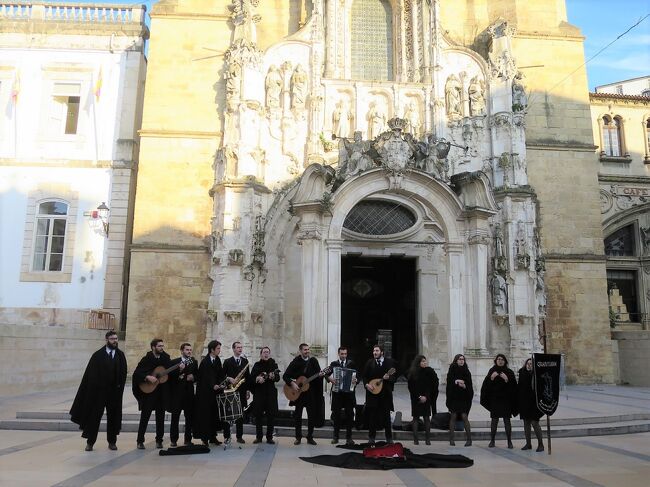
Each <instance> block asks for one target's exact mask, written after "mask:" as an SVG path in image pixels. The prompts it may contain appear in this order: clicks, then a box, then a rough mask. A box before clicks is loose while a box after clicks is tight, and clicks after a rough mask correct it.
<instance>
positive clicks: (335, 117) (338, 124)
mask: <svg viewBox="0 0 650 487" xmlns="http://www.w3.org/2000/svg"><path fill="white" fill-rule="evenodd" d="M351 120H352V113H350V110H349V108H348V106H347V103H346V102H345V100H339V101H338V102H337V103H336V108H335V109H334V111H333V112H332V133H333V134H334V135H336V136H337V137H348V136H349V135H350V122H351Z"/></svg>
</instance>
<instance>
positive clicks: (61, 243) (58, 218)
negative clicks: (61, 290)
mask: <svg viewBox="0 0 650 487" xmlns="http://www.w3.org/2000/svg"><path fill="white" fill-rule="evenodd" d="M67 223H68V204H67V203H63V202H61V201H45V202H43V203H41V204H39V205H38V213H37V215H36V230H35V233H34V258H33V260H32V271H33V272H59V271H61V270H62V269H63V255H64V249H65V230H66V226H67Z"/></svg>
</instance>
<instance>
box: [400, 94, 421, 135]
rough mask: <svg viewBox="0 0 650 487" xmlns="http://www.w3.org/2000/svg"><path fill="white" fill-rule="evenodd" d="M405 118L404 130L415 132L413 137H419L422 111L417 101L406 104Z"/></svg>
mask: <svg viewBox="0 0 650 487" xmlns="http://www.w3.org/2000/svg"><path fill="white" fill-rule="evenodd" d="M403 118H404V120H406V127H405V129H404V131H405V132H409V133H411V134H413V137H415V138H417V137H418V135H419V134H420V113H419V111H418V109H417V107H416V106H415V103H413V102H410V103H409V104H408V105H406V109H405V110H404V117H403Z"/></svg>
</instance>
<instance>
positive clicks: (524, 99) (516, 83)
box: [512, 72, 528, 112]
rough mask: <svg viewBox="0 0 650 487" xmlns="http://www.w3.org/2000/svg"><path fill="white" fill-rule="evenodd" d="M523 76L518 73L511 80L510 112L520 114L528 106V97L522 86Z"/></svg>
mask: <svg viewBox="0 0 650 487" xmlns="http://www.w3.org/2000/svg"><path fill="white" fill-rule="evenodd" d="M523 78H524V75H523V74H522V73H521V72H519V73H517V76H515V78H514V79H513V80H512V111H513V112H521V111H523V110H525V109H526V107H527V106H528V96H526V90H525V89H524V85H523V84H522V80H523Z"/></svg>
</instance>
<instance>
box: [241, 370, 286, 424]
mask: <svg viewBox="0 0 650 487" xmlns="http://www.w3.org/2000/svg"><path fill="white" fill-rule="evenodd" d="M270 372H276V374H275V377H274V378H273V379H272V380H271V379H268V378H267V379H266V380H265V381H264V382H263V383H262V384H259V383H257V381H256V379H257V377H258V376H259V375H261V374H263V373H265V374H267V376H268V374H269V373H270ZM278 372H279V370H278V364H276V363H275V360H273V359H272V358H269V359H268V360H259V361H257V362H255V364H254V365H253V370H251V372H250V377H251V378H250V383H249V386H248V388H249V390H251V391H252V392H253V403H252V404H251V411H252V413H253V414H254V415H256V416H257V415H259V414H261V413H263V412H264V411H266V412H269V413H271V414H276V413H277V412H278V389H277V388H276V387H275V384H276V382H279V381H280V374H279V373H278Z"/></svg>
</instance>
